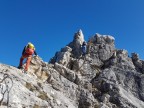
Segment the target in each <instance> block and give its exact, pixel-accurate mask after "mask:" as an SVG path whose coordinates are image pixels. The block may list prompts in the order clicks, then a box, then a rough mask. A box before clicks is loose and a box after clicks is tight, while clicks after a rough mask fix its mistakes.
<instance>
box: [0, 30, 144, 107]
mask: <svg viewBox="0 0 144 108" xmlns="http://www.w3.org/2000/svg"><path fill="white" fill-rule="evenodd" d="M83 41H84V35H83V33H82V31H81V30H79V31H78V32H77V33H75V35H74V39H73V41H72V42H71V43H70V44H68V45H67V46H66V47H64V48H62V49H61V50H60V51H59V52H57V53H56V54H55V56H54V57H53V58H52V59H51V61H50V63H47V62H44V61H43V60H42V59H41V58H40V57H37V56H34V57H33V58H32V61H31V64H30V67H29V72H28V74H24V73H22V70H19V69H17V68H15V67H12V66H8V65H4V64H0V91H1V92H0V106H1V107H2V108H7V107H10V108H144V75H143V73H144V61H143V60H140V59H139V56H138V54H136V53H132V57H129V56H128V52H127V51H126V50H123V49H116V48H115V45H114V42H115V39H114V37H112V36H110V35H100V34H95V35H94V36H92V37H91V38H90V39H89V41H88V45H87V54H86V56H85V57H82V56H81V45H82V43H83ZM24 66H25V64H24Z"/></svg>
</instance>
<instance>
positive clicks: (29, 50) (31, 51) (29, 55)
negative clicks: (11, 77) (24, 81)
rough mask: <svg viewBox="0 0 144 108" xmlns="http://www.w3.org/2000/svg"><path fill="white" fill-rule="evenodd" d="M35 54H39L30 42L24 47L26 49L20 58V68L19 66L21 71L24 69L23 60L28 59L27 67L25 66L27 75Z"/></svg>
mask: <svg viewBox="0 0 144 108" xmlns="http://www.w3.org/2000/svg"><path fill="white" fill-rule="evenodd" d="M33 54H35V55H36V56H37V53H36V51H35V47H34V45H33V44H32V43H30V42H29V43H28V44H27V45H26V46H25V47H24V49H23V51H22V56H21V58H20V63H19V66H18V68H19V69H20V68H22V65H23V60H24V59H25V58H27V60H26V66H25V69H24V73H27V71H28V67H29V65H30V61H31V59H32V55H33Z"/></svg>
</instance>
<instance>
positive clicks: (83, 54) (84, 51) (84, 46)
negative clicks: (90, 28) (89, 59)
mask: <svg viewBox="0 0 144 108" xmlns="http://www.w3.org/2000/svg"><path fill="white" fill-rule="evenodd" d="M81 49H82V57H84V56H85V55H86V51H87V43H86V41H84V42H83V44H82V46H81Z"/></svg>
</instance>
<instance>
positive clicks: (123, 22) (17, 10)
mask: <svg viewBox="0 0 144 108" xmlns="http://www.w3.org/2000/svg"><path fill="white" fill-rule="evenodd" d="M79 29H82V31H83V34H84V36H85V39H86V40H88V38H89V37H90V36H93V35H94V34H95V33H99V34H103V35H105V34H106V35H112V36H114V37H115V39H116V40H115V44H116V48H118V49H126V50H128V52H129V54H131V53H132V52H136V53H139V55H140V58H141V59H144V48H143V45H144V44H143V41H144V1H143V0H1V1H0V46H1V48H0V49H1V50H0V62H1V63H5V64H9V65H14V66H17V65H18V64H19V59H20V56H21V52H22V49H23V47H24V46H25V45H26V44H27V43H28V42H32V43H34V45H35V47H36V51H37V53H38V55H39V56H40V57H41V58H42V59H43V60H44V61H46V62H47V61H49V59H50V58H51V57H53V56H54V54H55V52H56V51H59V50H60V49H61V48H62V47H64V46H65V45H67V44H68V43H69V42H71V41H72V40H73V35H74V33H75V32H77V31H78V30H79Z"/></svg>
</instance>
